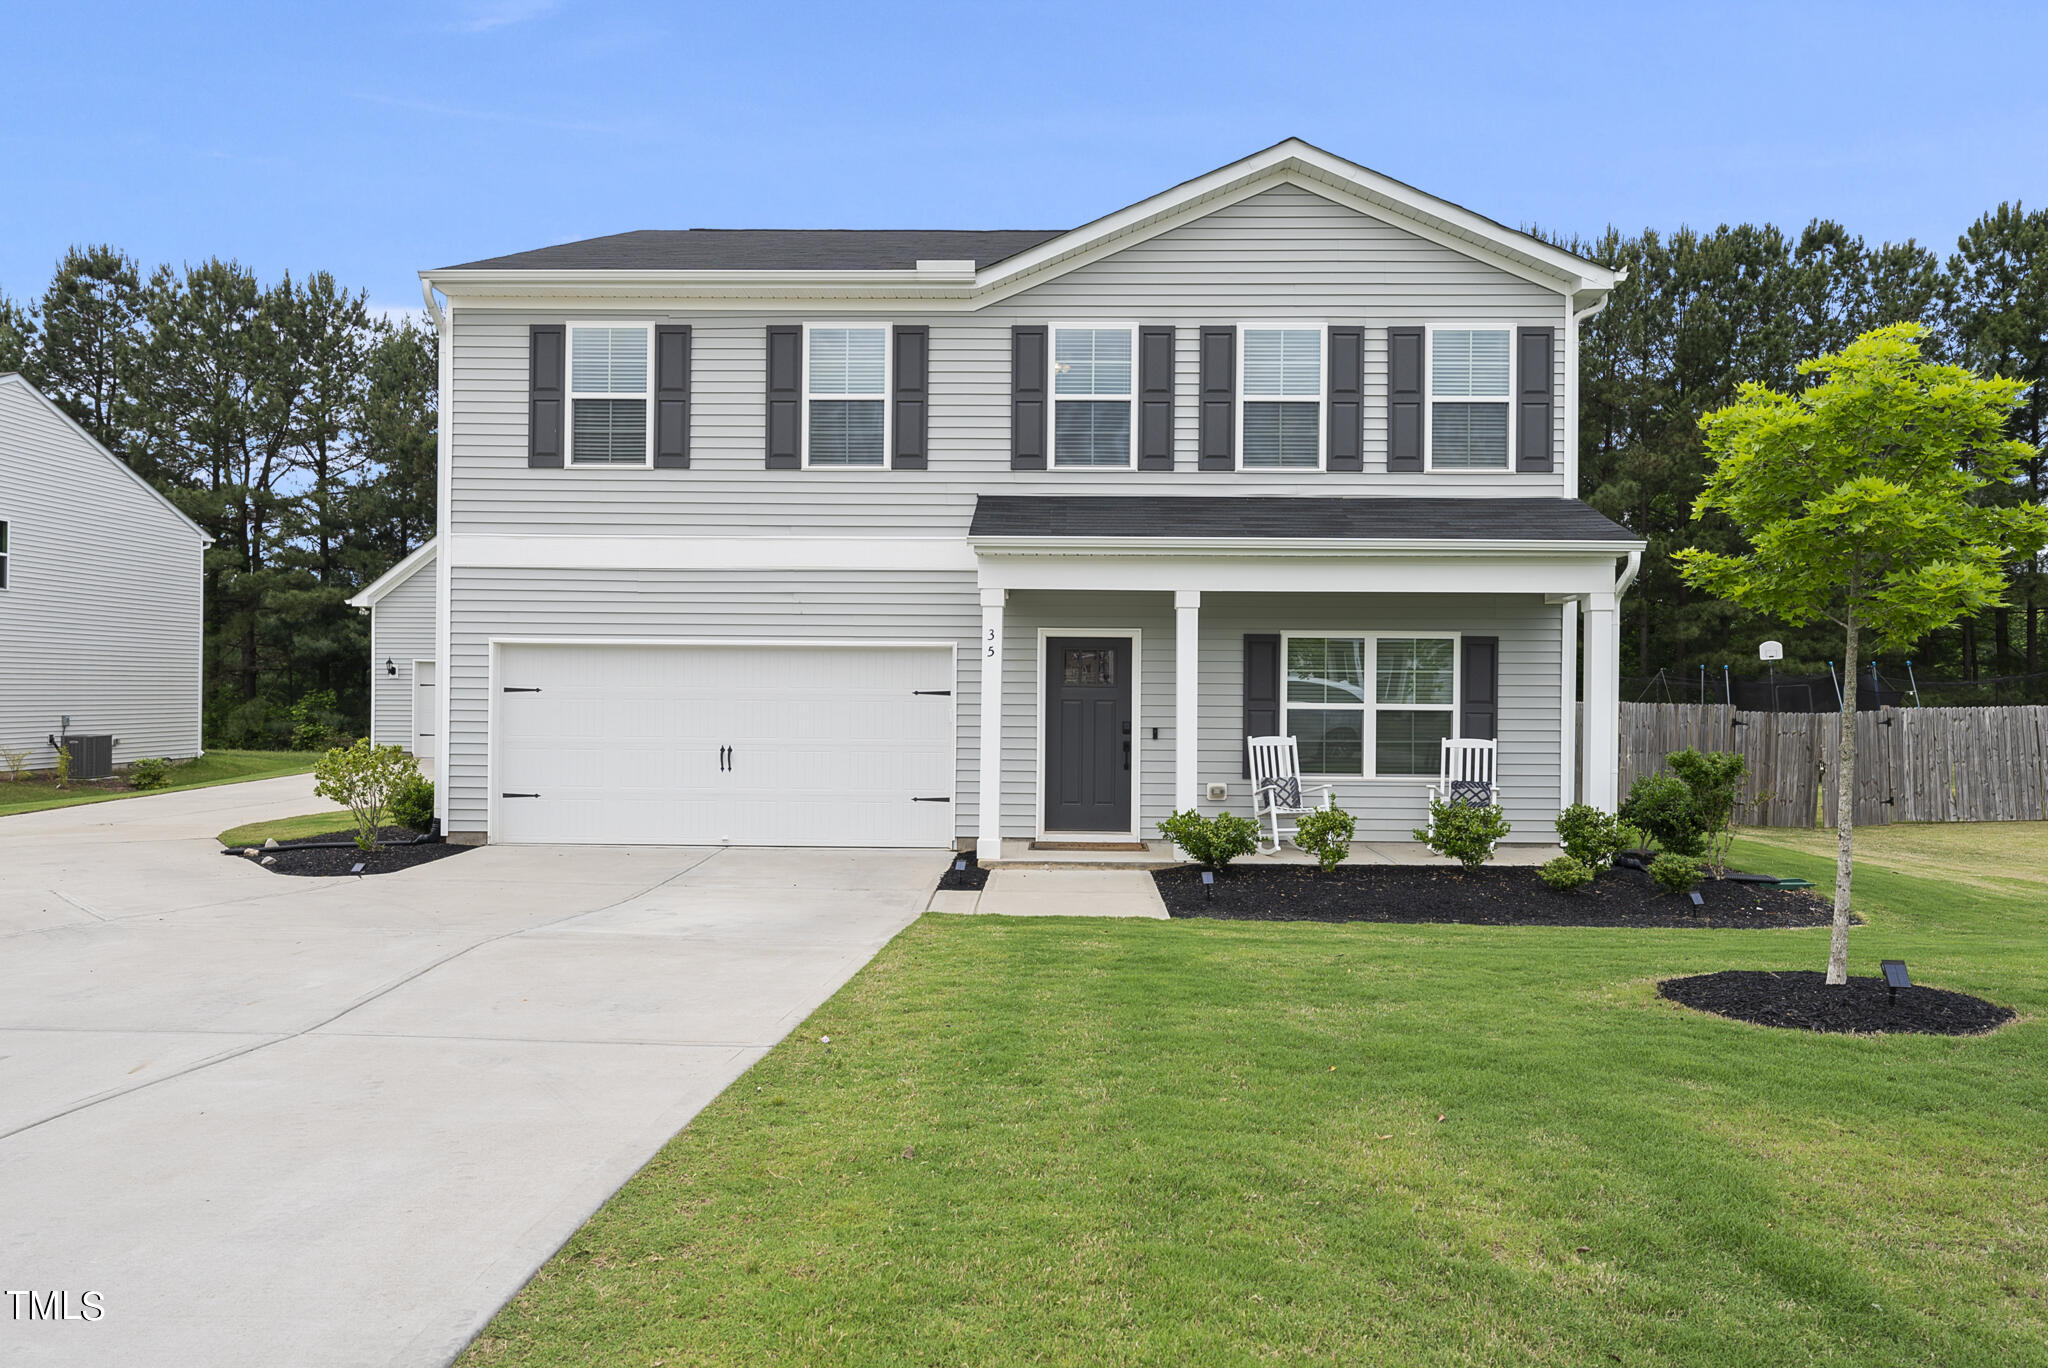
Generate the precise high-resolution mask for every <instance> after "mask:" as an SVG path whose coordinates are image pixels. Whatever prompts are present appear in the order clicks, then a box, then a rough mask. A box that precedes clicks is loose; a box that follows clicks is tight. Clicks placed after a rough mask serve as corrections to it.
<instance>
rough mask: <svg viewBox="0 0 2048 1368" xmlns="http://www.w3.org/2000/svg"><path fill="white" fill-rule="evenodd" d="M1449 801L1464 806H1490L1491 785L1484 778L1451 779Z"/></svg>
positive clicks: (1491, 804) (1491, 799)
mask: <svg viewBox="0 0 2048 1368" xmlns="http://www.w3.org/2000/svg"><path fill="white" fill-rule="evenodd" d="M1451 801H1452V802H1453V803H1463V804H1464V805H1465V806H1466V807H1492V806H1493V785H1491V784H1489V783H1487V782H1486V781H1485V780H1484V779H1453V780H1451Z"/></svg>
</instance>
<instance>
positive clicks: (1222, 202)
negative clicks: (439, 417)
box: [420, 138, 1624, 303]
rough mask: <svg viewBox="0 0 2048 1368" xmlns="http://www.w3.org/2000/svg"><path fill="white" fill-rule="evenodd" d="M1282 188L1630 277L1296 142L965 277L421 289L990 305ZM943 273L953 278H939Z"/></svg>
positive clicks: (605, 280)
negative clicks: (1286, 186)
mask: <svg viewBox="0 0 2048 1368" xmlns="http://www.w3.org/2000/svg"><path fill="white" fill-rule="evenodd" d="M1281 184H1292V185H1297V186H1300V187H1301V188H1303V189H1305V190H1308V191H1310V192H1312V193H1314V194H1319V195H1322V196H1324V197H1325V198H1327V199H1330V200H1333V201H1335V202H1337V203H1340V204H1343V205H1345V206H1346V207H1348V208H1352V209H1356V210H1357V211H1359V212H1360V213H1364V214H1368V215H1371V216H1372V217H1375V218H1379V219H1383V220H1385V221H1387V222H1389V223H1392V224H1393V225H1394V226H1396V227H1399V228H1403V229H1405V230H1407V231H1409V232H1412V233H1415V234H1416V235H1417V236H1419V237H1423V238H1426V239H1428V240H1430V241H1432V242H1435V243H1437V244H1438V245H1440V246H1443V247H1448V248H1450V249H1451V250H1453V251H1458V252H1462V253H1464V254H1465V255H1467V256H1470V257H1473V258H1475V259H1478V260H1481V261H1484V262H1487V263H1488V264H1490V265H1493V266H1497V267H1499V268H1500V269H1502V270H1504V271H1507V272H1508V273H1510V274H1512V275H1515V276H1518V277H1520V278H1522V279H1524V280H1528V281H1531V282H1532V283H1535V284H1538V285H1541V286H1543V287H1545V288H1547V289H1554V290H1557V291H1559V292H1560V293H1562V294H1568V295H1575V296H1576V295H1581V294H1593V295H1603V294H1605V293H1606V292H1607V291H1609V290H1611V289H1613V288H1614V285H1615V284H1616V282H1617V281H1619V280H1620V279H1621V278H1622V276H1623V274H1624V273H1623V272H1617V271H1614V270H1611V269H1609V268H1608V267H1605V266H1602V265H1599V264H1598V263H1597V262H1592V261H1588V260H1586V259H1585V258H1583V257H1578V256H1574V255H1573V254H1572V253H1570V252H1567V251H1565V250H1564V249H1563V248H1561V247H1554V246H1552V245H1551V244H1549V243H1547V242H1544V241H1543V240H1542V239H1540V238H1536V237H1532V236H1531V235H1529V234H1527V233H1522V232H1518V231H1516V230H1515V229H1513V228H1509V227H1507V226H1506V225H1504V224H1501V223H1497V222H1495V221H1494V220H1492V219H1490V218H1487V217H1486V216H1485V215H1483V214H1478V213H1474V212H1473V211H1472V210H1470V209H1466V208H1464V207H1463V206H1462V205H1457V204H1453V203H1451V202H1450V201H1449V200H1445V199H1439V198H1438V197H1436V196H1435V195H1431V194H1427V193H1425V192H1424V191H1421V190H1417V189H1416V188H1415V187H1413V186H1411V185H1406V184H1403V183H1402V182H1400V181H1397V180H1395V179H1393V178H1392V177H1391V176H1383V175H1381V174H1380V173H1379V172H1377V171H1373V170H1370V169H1368V168H1366V167H1363V166H1360V165H1358V164H1357V163H1356V162H1351V161H1346V160H1345V159H1344V158H1342V157H1339V156H1336V155H1334V154H1332V153H1329V152H1325V151H1323V150H1322V149H1321V148H1319V147H1315V146H1312V145H1311V144H1309V143H1306V142H1303V141H1302V140H1301V139H1299V138H1289V139H1287V140H1286V141H1285V142H1281V143H1276V144H1275V145H1273V146H1272V147H1269V148H1266V149H1265V150H1264V151H1262V152H1255V153H1253V154H1252V155H1251V156H1249V157H1246V158H1244V159H1242V160H1241V161H1235V162H1232V163H1231V164H1230V165H1228V166H1224V167H1219V168H1218V169H1216V170H1214V171H1211V172H1209V173H1208V174H1206V175H1202V176H1197V177H1196V178H1195V179H1193V180H1190V181H1185V182H1183V183H1182V184H1180V185H1176V186H1174V187H1173V188H1172V189H1170V190H1165V191H1162V192H1160V193H1159V194H1157V195H1153V196H1152V197H1150V198H1149V199H1144V200H1140V201H1139V202H1138V203H1136V204H1133V205H1130V206H1128V207H1127V208H1123V209H1119V210H1117V211H1116V212H1115V213H1113V214H1108V215H1105V216H1103V217H1102V218H1099V219H1096V220H1094V221H1093V222H1092V223H1085V224H1082V225H1081V226H1080V227H1078V228H1075V229H1073V230H1071V231H1069V232H1066V233H1062V234H1060V235H1059V236H1058V237H1056V238H1052V239H1051V240H1049V241H1047V242H1044V243H1041V244H1039V245H1038V246H1036V247H1033V248H1029V249H1027V250H1026V251H1023V252H1020V253H1018V254H1017V255H1016V256H1013V257H1009V258H1007V259H1005V260H1003V261H999V262H994V263H992V264H990V265H989V266H988V267H987V268H986V269H983V270H979V271H975V272H972V273H969V272H966V271H962V270H959V269H957V268H958V267H959V266H961V265H964V264H965V263H951V262H948V263H936V262H933V263H926V266H927V269H925V270H912V271H816V270H812V271H796V270H792V271H763V270H746V271H657V270H646V271H630V270H627V271H620V270H556V271H529V270H441V271H422V272H421V273H420V280H421V282H422V284H423V285H424V286H426V287H429V288H432V289H439V290H441V291H442V292H443V293H444V294H451V295H454V294H460V295H470V296H483V297H505V298H520V297H535V296H548V295H556V294H567V293H573V294H577V295H580V296H582V297H584V298H590V297H593V296H602V295H607V294H613V295H617V296H619V297H621V298H625V297H637V298H643V299H644V298H646V297H647V296H649V295H650V294H659V295H675V296H685V297H699V298H713V299H742V298H744V299H754V300H760V299H774V298H786V299H792V300H796V299H803V300H817V299H820V298H831V297H838V298H849V299H852V298H868V299H877V298H890V299H924V300H931V301H934V302H959V301H973V302H976V303H989V302H992V301H994V300H996V299H1000V298H1003V297H1004V296H1006V295H1010V294H1014V293H1016V292H1017V291H1019V290H1022V289H1026V288H1029V287H1030V286H1033V285H1037V284H1041V283H1043V282H1044V281H1045V280H1047V279H1050V278H1052V277H1054V276H1057V275H1061V274H1064V273H1065V272H1067V271H1071V270H1074V269H1076V268H1077V267H1080V266H1084V265H1086V264H1088V263H1089V262H1091V261H1094V260H1097V259H1098V258H1100V257H1103V256H1106V255H1108V254H1110V253H1111V252H1117V251H1121V250H1123V249H1124V248H1126V247H1129V246H1132V245H1134V244H1136V243H1139V242H1142V241H1144V240H1145V239H1147V238H1150V237H1153V236H1156V235H1157V234H1159V233H1163V232H1166V231H1168V230H1170V229H1172V228H1176V227H1178V226H1180V225H1181V224H1183V223H1187V222H1189V221H1191V220H1193V219H1197V218H1200V217H1202V216H1203V215H1205V214H1209V213H1213V212H1215V211H1216V210H1218V209H1221V208H1224V207H1226V206H1228V205H1230V204H1234V203H1236V202H1237V201H1239V200H1242V199H1247V198H1249V197H1251V196H1252V195H1256V194H1258V193H1260V192H1262V191H1265V190H1270V189H1272V188H1273V187H1274V186H1276V185H1281ZM941 266H944V267H952V268H954V269H931V268H935V267H941Z"/></svg>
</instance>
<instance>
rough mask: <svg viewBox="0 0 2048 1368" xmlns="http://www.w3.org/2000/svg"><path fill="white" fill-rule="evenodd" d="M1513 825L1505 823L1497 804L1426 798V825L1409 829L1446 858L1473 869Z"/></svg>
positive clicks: (1480, 863)
mask: <svg viewBox="0 0 2048 1368" xmlns="http://www.w3.org/2000/svg"><path fill="white" fill-rule="evenodd" d="M1513 830H1514V828H1513V827H1512V826H1510V825H1509V824H1508V819H1507V817H1506V816H1505V815H1504V814H1503V813H1502V812H1501V810H1500V805H1499V804H1497V803H1496V804H1489V805H1487V806H1485V807H1480V806H1478V805H1476V804H1472V803H1447V802H1445V801H1444V800H1443V799H1441V798H1432V799H1430V800H1429V825H1428V826H1426V827H1417V828H1416V829H1415V830H1414V832H1413V833H1412V834H1413V835H1414V837H1415V839H1416V840H1418V841H1421V842H1422V843H1423V844H1425V845H1427V846H1428V847H1429V848H1430V849H1431V850H1434V851H1435V852H1436V853H1437V854H1439V855H1442V856H1443V857H1445V858H1446V859H1451V860H1456V861H1457V862H1458V863H1459V864H1461V865H1463V866H1465V868H1467V869H1477V868H1479V867H1480V866H1481V865H1483V864H1485V863H1486V862H1487V861H1488V860H1490V859H1492V858H1493V848H1494V846H1496V845H1498V844H1499V843H1500V839H1501V838H1502V837H1503V836H1506V835H1507V834H1508V833H1509V832H1510V831H1513Z"/></svg>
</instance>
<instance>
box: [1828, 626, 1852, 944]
mask: <svg viewBox="0 0 2048 1368" xmlns="http://www.w3.org/2000/svg"><path fill="white" fill-rule="evenodd" d="M1847 616H1848V619H1849V622H1848V632H1847V636H1848V644H1847V645H1846V646H1845V647H1844V648H1843V650H1842V737H1841V744H1840V745H1839V746H1837V747H1836V749H1835V929H1834V931H1833V932H1832V933H1831V934H1830V935H1829V936H1828V982H1829V983H1847V982H1848V981H1849V879H1850V876H1851V875H1852V874H1853V873H1854V872H1855V857H1856V850H1855V847H1856V615H1855V613H1854V612H1851V613H1849V614H1848V615H1847Z"/></svg>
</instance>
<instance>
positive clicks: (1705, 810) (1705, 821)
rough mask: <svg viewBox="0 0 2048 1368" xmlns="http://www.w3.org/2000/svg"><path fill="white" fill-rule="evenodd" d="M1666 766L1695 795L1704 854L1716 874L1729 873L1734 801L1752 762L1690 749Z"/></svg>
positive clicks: (1696, 820)
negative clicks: (1729, 849) (1729, 848)
mask: <svg viewBox="0 0 2048 1368" xmlns="http://www.w3.org/2000/svg"><path fill="white" fill-rule="evenodd" d="M1664 765H1665V767H1666V768H1667V769H1669V770H1670V771H1671V772H1672V773H1673V774H1675V775H1677V776H1678V777H1679V778H1680V779H1682V780H1684V781H1685V786H1686V788H1687V789H1689V790H1691V792H1692V813H1693V824H1694V825H1695V826H1696V827H1697V828H1698V829H1699V833H1700V840H1701V844H1702V847H1703V848H1702V849H1701V850H1699V851H1691V852H1685V853H1688V854H1703V855H1705V856H1706V858H1707V864H1708V866H1709V867H1710V868H1711V869H1713V870H1714V872H1715V873H1717V874H1726V873H1727V872H1728V846H1729V844H1730V843H1731V842H1733V841H1734V839H1735V799H1736V796H1737V795H1738V794H1739V793H1740V791H1741V789H1742V779H1743V776H1744V775H1746V774H1748V773H1749V762H1748V761H1747V760H1745V759H1743V758H1742V757H1741V756H1740V755H1738V754H1736V753H1734V752H1733V751H1696V750H1693V749H1692V748H1690V747H1687V748H1686V749H1685V750H1682V751H1673V752H1672V753H1671V754H1670V755H1668V756H1666V757H1665V758H1664Z"/></svg>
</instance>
